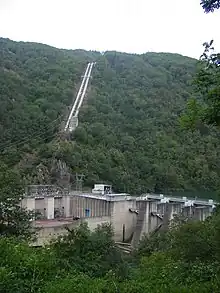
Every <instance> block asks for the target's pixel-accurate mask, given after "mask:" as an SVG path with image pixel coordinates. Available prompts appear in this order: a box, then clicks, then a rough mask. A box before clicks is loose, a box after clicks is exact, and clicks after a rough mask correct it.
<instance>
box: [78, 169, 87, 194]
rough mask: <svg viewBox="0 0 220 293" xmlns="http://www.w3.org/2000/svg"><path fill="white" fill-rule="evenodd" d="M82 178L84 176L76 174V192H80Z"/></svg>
mask: <svg viewBox="0 0 220 293" xmlns="http://www.w3.org/2000/svg"><path fill="white" fill-rule="evenodd" d="M84 177H85V175H84V174H78V173H76V191H79V192H82V184H83V179H84Z"/></svg>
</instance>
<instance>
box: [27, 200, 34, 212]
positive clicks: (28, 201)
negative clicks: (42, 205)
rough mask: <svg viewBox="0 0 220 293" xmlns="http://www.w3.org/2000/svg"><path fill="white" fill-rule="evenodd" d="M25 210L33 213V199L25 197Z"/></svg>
mask: <svg viewBox="0 0 220 293" xmlns="http://www.w3.org/2000/svg"><path fill="white" fill-rule="evenodd" d="M26 208H27V210H29V211H35V197H27V200H26Z"/></svg>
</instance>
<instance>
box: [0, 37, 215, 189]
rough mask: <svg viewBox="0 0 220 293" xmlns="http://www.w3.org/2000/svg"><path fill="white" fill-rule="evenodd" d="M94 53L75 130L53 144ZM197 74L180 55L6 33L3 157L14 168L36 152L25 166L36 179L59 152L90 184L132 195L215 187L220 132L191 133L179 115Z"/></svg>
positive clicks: (0, 51) (1, 58) (1, 74)
mask: <svg viewBox="0 0 220 293" xmlns="http://www.w3.org/2000/svg"><path fill="white" fill-rule="evenodd" d="M10 51H11V52H13V53H12V54H11V53H10ZM94 58H96V60H95V61H96V62H97V64H96V67H95V71H94V72H93V77H92V80H91V84H90V92H89V93H88V94H87V99H86V102H85V103H84V104H83V107H82V109H81V111H80V114H79V121H80V123H79V127H78V128H77V130H76V131H75V133H73V134H72V135H71V138H72V141H70V142H63V141H61V142H58V141H57V140H55V141H54V140H53V138H54V137H57V132H58V129H59V125H60V123H61V122H62V119H64V117H65V114H66V113H67V111H68V107H69V106H70V105H71V103H72V100H73V93H74V96H75V95H76V90H77V88H78V87H79V82H80V79H81V76H82V74H83V72H84V69H85V65H86V64H87V62H89V61H93V60H94ZM195 71H196V60H195V59H193V58H190V57H184V56H182V55H180V54H172V53H145V54H141V55H139V54H129V53H119V52H115V51H109V52H105V53H104V54H103V55H102V54H100V53H99V52H87V51H83V52H81V50H76V52H75V53H74V51H72V50H64V49H56V48H55V49H54V48H53V47H51V46H48V45H41V44H37V45H36V44H33V43H28V44H27V43H25V42H19V43H17V42H14V41H11V40H8V39H2V38H1V39H0V82H1V85H2V87H1V89H0V135H1V143H0V150H3V153H2V155H1V157H2V160H3V161H4V162H5V163H6V164H8V165H9V166H10V167H13V166H18V165H19V166H20V165H22V164H21V162H23V161H25V160H26V157H27V156H28V157H29V158H30V157H31V158H32V161H31V163H30V164H27V165H28V167H23V169H22V170H21V173H22V174H23V176H24V177H25V178H26V177H28V178H29V179H28V180H29V181H30V182H35V183H37V182H38V181H37V179H36V166H38V165H39V164H43V165H44V166H45V168H47V169H48V170H50V169H51V161H52V160H54V159H56V160H62V161H64V162H65V163H66V164H67V165H68V168H69V170H70V172H71V173H73V174H74V173H76V172H82V173H84V174H85V175H86V177H85V183H84V184H85V185H86V186H91V185H92V184H94V183H98V182H106V183H111V184H113V185H114V186H115V188H116V190H118V191H126V192H131V193H135V194H139V193H142V192H146V191H151V192H174V191H183V190H196V191H199V190H204V191H213V190H218V188H219V183H218V178H219V175H220V171H219V166H220V161H219V154H220V148H219V147H218V145H219V137H218V135H217V133H216V131H215V130H214V129H212V128H211V127H209V128H207V131H206V134H201V133H200V132H199V131H195V132H194V133H191V132H186V131H184V130H183V129H181V127H180V125H179V121H178V119H179V116H180V114H181V113H182V111H183V110H184V108H185V104H186V102H187V100H188V99H189V98H190V97H191V95H192V94H193V88H192V80H193V76H194V73H195ZM54 121H55V122H54ZM36 133H39V134H40V139H38V137H37V135H36ZM26 137H29V140H28V142H27V143H25V144H24V145H19V146H17V142H20V141H21V140H22V139H24V138H26ZM4 146H11V147H7V148H6V147H4ZM48 172H50V171H48ZM34 178H35V179H34ZM51 178H52V177H49V178H48V177H47V178H46V177H45V183H51V182H52V181H53V180H52V179H51Z"/></svg>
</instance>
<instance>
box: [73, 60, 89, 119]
mask: <svg viewBox="0 0 220 293" xmlns="http://www.w3.org/2000/svg"><path fill="white" fill-rule="evenodd" d="M93 65H94V63H91V66H90V69H89V73H88V77H87V80H86V83H85V86H84V89H83V93H82V96H81V99H80V101H79V104H78V107H77V109H76V113H75V115H74V117H78V114H79V109H80V107H81V105H82V102H83V99H84V96H85V93H86V90H87V87H88V83H89V78H90V75H91V72H92V67H93Z"/></svg>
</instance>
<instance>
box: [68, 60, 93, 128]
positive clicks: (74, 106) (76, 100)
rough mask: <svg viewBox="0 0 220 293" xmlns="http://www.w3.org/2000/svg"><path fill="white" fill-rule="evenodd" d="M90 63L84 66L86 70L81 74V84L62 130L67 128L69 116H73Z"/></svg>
mask: <svg viewBox="0 0 220 293" xmlns="http://www.w3.org/2000/svg"><path fill="white" fill-rule="evenodd" d="M90 65H91V63H88V65H87V67H86V71H85V74H84V76H83V80H82V82H81V85H80V88H79V91H78V93H77V96H76V99H75V102H74V104H73V107H72V109H71V111H70V114H69V117H68V119H67V122H66V125H65V128H64V131H66V130H67V128H68V126H69V124H70V120H71V118H72V116H73V112H74V111H75V108H76V105H77V103H78V100H79V97H80V95H81V92H82V89H83V86H84V83H85V81H86V77H87V73H88V71H89V68H90Z"/></svg>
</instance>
